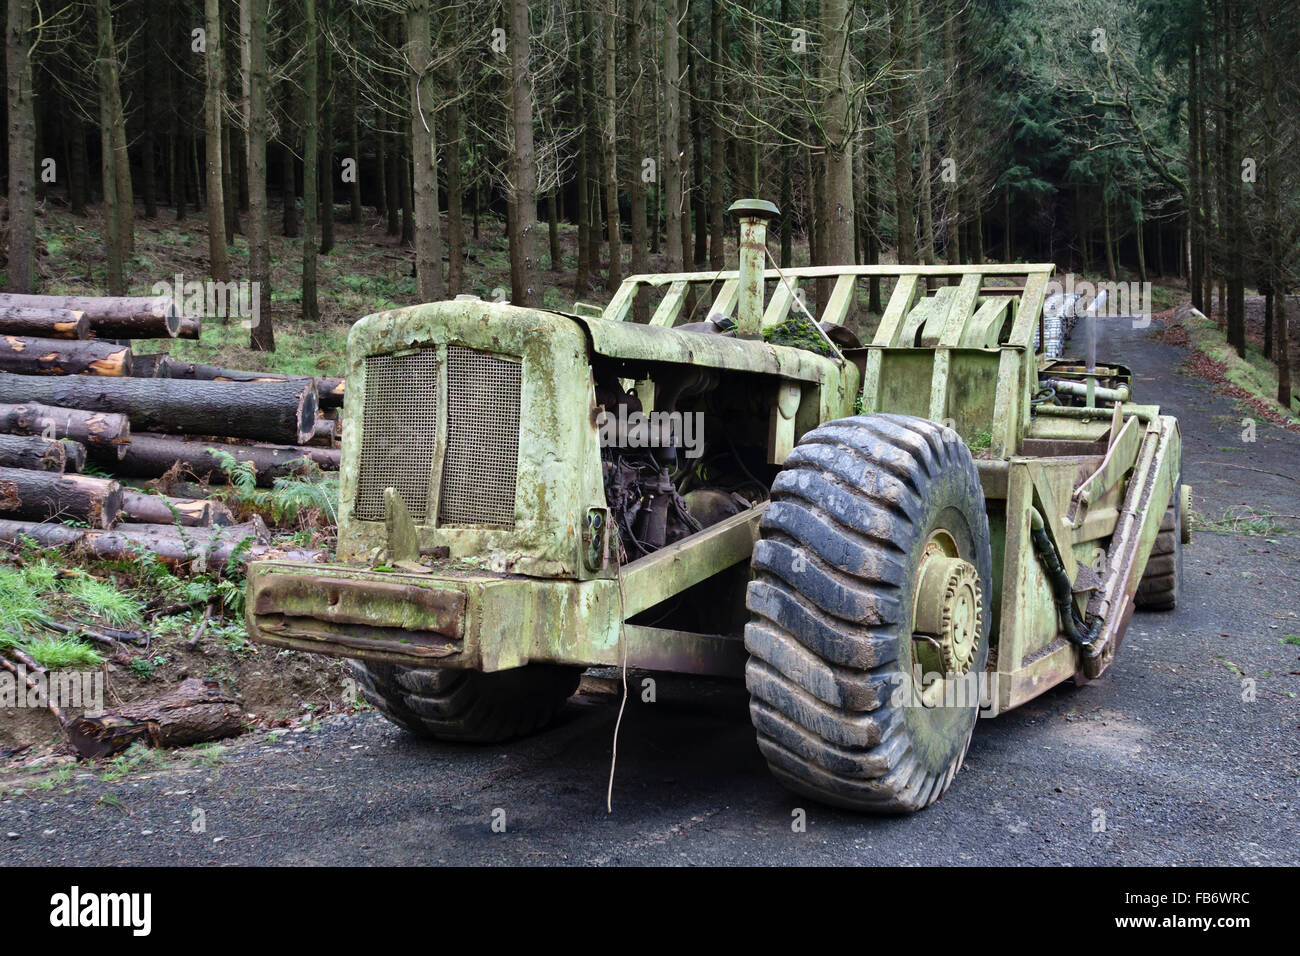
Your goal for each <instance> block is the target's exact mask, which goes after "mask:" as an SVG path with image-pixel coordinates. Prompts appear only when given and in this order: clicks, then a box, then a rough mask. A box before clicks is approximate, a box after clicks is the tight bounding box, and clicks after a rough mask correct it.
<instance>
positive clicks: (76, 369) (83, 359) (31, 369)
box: [0, 335, 131, 378]
mask: <svg viewBox="0 0 1300 956" xmlns="http://www.w3.org/2000/svg"><path fill="white" fill-rule="evenodd" d="M0 371H3V372H17V373H19V374H21V375H101V376H105V377H109V378H118V377H121V376H123V375H130V374H131V347H130V346H129V345H113V344H111V343H108V342H96V341H89V342H71V341H67V340H65V339H43V338H35V337H33V336H30V335H0Z"/></svg>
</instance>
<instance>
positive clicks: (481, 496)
mask: <svg viewBox="0 0 1300 956" xmlns="http://www.w3.org/2000/svg"><path fill="white" fill-rule="evenodd" d="M519 386H520V365H519V363H518V362H512V361H509V360H507V359H503V358H498V357H497V356H495V355H490V354H488V353H487V352H478V351H475V350H474V349H469V348H465V347H464V346H459V345H452V346H449V347H448V349H447V451H446V455H445V457H444V459H443V465H442V483H441V487H440V492H439V499H438V524H440V525H443V526H451V527H454V526H476V527H486V528H506V529H511V528H513V527H514V526H515V476H516V474H517V472H518V471H519Z"/></svg>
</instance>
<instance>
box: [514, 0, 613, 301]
mask: <svg viewBox="0 0 1300 956" xmlns="http://www.w3.org/2000/svg"><path fill="white" fill-rule="evenodd" d="M610 29H612V21H611V24H610ZM529 35H530V34H529V27H528V0H510V38H509V39H510V70H511V74H512V77H511V80H510V91H511V115H512V121H513V122H514V144H513V148H512V150H511V155H510V192H511V195H510V196H509V202H510V210H511V221H510V301H511V302H513V303H514V304H515V305H521V306H531V305H537V304H539V303H540V301H541V289H540V287H539V286H540V284H539V281H538V275H537V166H536V161H537V160H536V156H535V155H534V153H533V74H532V67H531V65H530V64H529V60H528V41H529ZM615 215H617V214H615ZM611 248H612V247H611Z"/></svg>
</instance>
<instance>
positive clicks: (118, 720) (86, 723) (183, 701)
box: [66, 677, 243, 757]
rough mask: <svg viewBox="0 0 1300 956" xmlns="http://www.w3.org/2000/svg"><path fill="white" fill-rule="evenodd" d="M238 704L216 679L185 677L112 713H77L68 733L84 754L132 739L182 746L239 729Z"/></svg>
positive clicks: (99, 753) (101, 752) (103, 752)
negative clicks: (160, 693)
mask: <svg viewBox="0 0 1300 956" xmlns="http://www.w3.org/2000/svg"><path fill="white" fill-rule="evenodd" d="M242 722H243V708H242V707H240V706H239V703H238V702H237V701H236V700H235V699H234V698H233V697H230V696H229V695H227V694H225V693H223V692H222V691H221V689H220V687H219V685H218V684H217V682H216V681H201V680H199V679H198V678H197V677H187V678H186V679H185V680H183V681H181V683H180V684H179V685H178V686H176V687H175V688H173V689H172V690H171V691H169V692H168V693H166V694H164V695H163V696H162V697H158V698H156V699H154V700H146V701H137V702H135V703H132V704H127V705H124V706H122V707H119V708H118V709H117V711H116V712H115V713H112V714H104V715H102V716H98V717H77V718H75V719H73V720H72V721H70V722H68V724H67V725H66V730H67V732H68V739H69V741H71V743H72V746H73V747H74V748H75V749H76V751H77V753H79V754H80V755H81V756H83V757H109V756H112V755H113V754H115V753H120V752H121V751H123V750H125V749H126V748H127V747H129V746H130V745H131V744H133V743H136V742H137V741H139V742H143V743H145V744H148V745H149V746H150V747H184V746H186V745H187V744H196V743H202V742H203V741H206V740H220V739H222V738H224V737H233V736H235V735H236V734H238V733H239V731H240V728H241V726H242Z"/></svg>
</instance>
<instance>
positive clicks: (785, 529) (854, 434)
mask: <svg viewBox="0 0 1300 956" xmlns="http://www.w3.org/2000/svg"><path fill="white" fill-rule="evenodd" d="M992 564H993V560H992V554H991V551H990V546H989V531H988V515H987V513H986V511H985V506H984V494H983V490H982V489H981V487H980V481H979V473H978V472H977V471H976V469H975V463H974V461H973V459H972V458H971V454H970V452H969V450H968V449H967V448H966V446H965V445H964V444H963V443H962V440H961V438H960V437H958V435H957V434H956V432H954V431H953V430H951V429H949V428H944V427H942V426H940V425H937V424H935V423H933V422H930V421H927V420H924V419H919V418H911V417H908V416H904V415H860V416H858V417H855V418H849V419H843V420H840V421H835V422H830V423H828V424H825V425H822V426H821V427H819V428H817V429H815V430H813V431H812V432H809V433H808V434H807V435H805V436H804V437H803V438H802V439H801V440H800V442H799V444H798V445H797V446H796V447H795V449H794V450H793V451H792V452H791V454H790V456H789V457H788V458H787V459H786V462H785V467H784V470H782V472H781V473H780V474H779V475H778V476H777V478H776V481H775V483H774V484H773V486H772V500H771V503H770V504H769V505H768V508H767V512H766V514H765V515H764V516H763V519H762V522H761V524H760V540H759V541H758V543H757V544H756V546H755V548H754V555H753V560H752V568H753V571H754V580H753V581H751V583H750V585H749V591H748V597H747V605H748V607H749V610H750V612H751V618H750V623H749V624H748V625H747V626H746V628H745V647H746V649H747V650H748V651H749V653H750V655H751V656H750V659H749V662H748V664H747V665H746V671H745V680H746V685H747V687H748V689H749V692H750V716H751V718H752V720H753V723H754V727H755V729H756V730H757V733H758V746H759V749H760V750H761V751H762V753H763V756H764V757H765V758H766V759H767V762H768V766H769V767H770V768H771V770H772V772H773V774H774V775H775V776H776V777H777V778H778V779H779V780H780V781H781V782H782V783H784V784H785V785H786V786H788V787H789V788H790V789H792V790H795V791H796V792H798V793H802V794H806V795H808V796H811V797H813V798H815V799H817V800H821V801H823V802H825V803H830V804H834V805H837V806H842V807H848V808H851V809H854V810H867V811H875V812H895V813H897V812H909V811H913V810H918V809H920V808H922V807H925V806H927V805H928V804H930V803H932V802H933V801H935V800H937V799H938V798H939V796H940V795H942V794H943V792H944V791H945V790H947V789H948V787H949V785H950V784H951V783H952V780H953V778H954V777H955V776H956V774H957V771H958V769H959V768H960V766H961V762H962V759H963V758H964V756H965V754H966V748H967V746H968V745H969V743H970V738H971V734H972V732H973V730H974V726H975V721H976V717H977V714H978V709H979V693H978V677H979V675H981V674H983V672H984V669H985V666H986V664H987V661H988V653H989V631H990V625H989V614H988V612H987V608H986V605H987V602H988V600H989V596H990V595H991V587H992V583H991V582H992ZM918 628H919V629H921V631H924V632H925V634H924V636H923V635H922V634H921V632H920V631H918V630H917V629H918ZM932 631H938V632H940V634H939V636H936V635H934V634H930V633H929V632H932ZM935 668H938V670H937V671H935V670H934V669H935ZM948 668H952V669H951V670H950V669H948ZM918 672H922V673H935V672H937V673H943V674H946V675H948V679H944V680H942V681H938V682H934V683H932V684H930V686H929V688H928V689H927V690H925V691H922V690H921V687H923V686H924V680H923V678H922V680H921V681H919V682H918V681H917V676H918ZM958 678H960V679H958ZM914 687H915V688H916V693H915V694H913V693H912V690H911V689H912V688H914ZM950 688H951V689H952V690H953V691H955V692H956V693H957V694H961V693H964V694H965V695H966V696H965V698H964V699H962V698H960V697H958V696H954V697H952V698H951V703H952V705H951V706H947V704H948V703H949V700H948V699H945V695H946V694H947V693H948V690H949V689H950ZM972 688H974V689H975V692H974V693H973V694H972V693H971V690H972ZM938 691H942V692H943V693H942V694H940V693H937V692H938ZM918 696H919V697H920V698H921V699H920V700H918V699H917V697H918ZM936 697H937V699H938V703H940V704H943V705H944V706H934V704H935V702H936ZM927 702H928V703H927Z"/></svg>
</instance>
